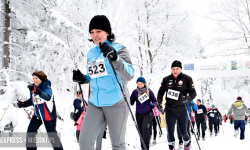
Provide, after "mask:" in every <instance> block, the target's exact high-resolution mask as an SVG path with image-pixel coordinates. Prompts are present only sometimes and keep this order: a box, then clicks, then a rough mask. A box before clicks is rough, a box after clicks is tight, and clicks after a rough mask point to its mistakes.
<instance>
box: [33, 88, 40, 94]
mask: <svg viewBox="0 0 250 150" xmlns="http://www.w3.org/2000/svg"><path fill="white" fill-rule="evenodd" d="M41 92H42V90H41V89H39V88H36V92H34V93H35V94H37V95H39V94H41Z"/></svg>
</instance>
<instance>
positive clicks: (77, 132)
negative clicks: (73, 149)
mask: <svg viewBox="0 0 250 150" xmlns="http://www.w3.org/2000/svg"><path fill="white" fill-rule="evenodd" d="M79 135H80V131H76V140H77V142H78V143H79Z"/></svg>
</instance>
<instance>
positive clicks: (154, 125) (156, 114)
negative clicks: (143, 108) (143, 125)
mask: <svg viewBox="0 0 250 150" xmlns="http://www.w3.org/2000/svg"><path fill="white" fill-rule="evenodd" d="M157 106H158V105H156V106H155V107H154V108H153V112H154V117H153V119H152V122H151V124H150V126H149V132H150V139H151V137H152V129H153V133H154V135H153V142H152V143H153V144H156V136H157V124H159V127H160V118H159V116H160V111H159V110H158V108H157ZM159 134H160V136H161V134H162V133H161V129H160V131H159Z"/></svg>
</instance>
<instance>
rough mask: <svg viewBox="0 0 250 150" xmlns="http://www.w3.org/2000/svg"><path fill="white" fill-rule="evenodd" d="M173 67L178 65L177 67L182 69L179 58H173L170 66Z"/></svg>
mask: <svg viewBox="0 0 250 150" xmlns="http://www.w3.org/2000/svg"><path fill="white" fill-rule="evenodd" d="M173 67H179V68H181V69H182V67H181V62H180V61H179V60H175V61H174V62H173V63H172V65H171V68H173Z"/></svg>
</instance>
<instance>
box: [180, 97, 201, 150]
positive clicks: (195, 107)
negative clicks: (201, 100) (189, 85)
mask: <svg viewBox="0 0 250 150" xmlns="http://www.w3.org/2000/svg"><path fill="white" fill-rule="evenodd" d="M187 106H188V108H187V109H188V111H187V113H188V117H187V120H188V122H187V133H188V136H189V140H190V142H191V134H190V127H191V126H190V123H191V119H190V117H191V112H192V111H193V110H194V111H197V110H198V106H197V105H196V104H195V103H194V101H193V100H192V101H191V102H189V103H187ZM177 135H178V139H179V149H180V148H183V139H182V134H181V131H180V127H179V123H178V121H177Z"/></svg>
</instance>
